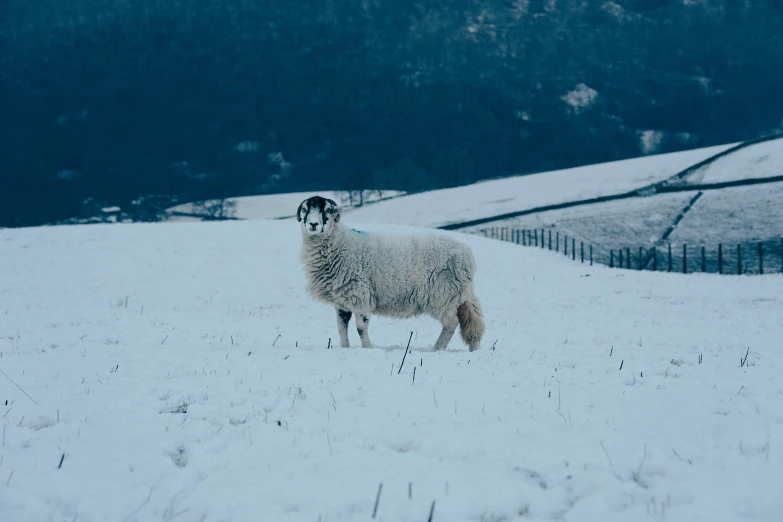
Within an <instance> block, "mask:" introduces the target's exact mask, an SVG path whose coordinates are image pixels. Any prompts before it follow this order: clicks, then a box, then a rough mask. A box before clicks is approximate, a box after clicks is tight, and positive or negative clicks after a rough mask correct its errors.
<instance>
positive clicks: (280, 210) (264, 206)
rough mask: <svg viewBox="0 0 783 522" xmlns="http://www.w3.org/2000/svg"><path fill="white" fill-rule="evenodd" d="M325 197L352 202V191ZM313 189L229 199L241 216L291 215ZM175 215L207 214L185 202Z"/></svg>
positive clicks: (367, 197)
mask: <svg viewBox="0 0 783 522" xmlns="http://www.w3.org/2000/svg"><path fill="white" fill-rule="evenodd" d="M320 194H321V195H322V196H323V197H326V198H331V199H333V200H335V201H337V202H339V203H340V204H344V205H348V204H350V202H349V201H348V200H347V195H348V193H347V192H346V191H337V192H321V193H320ZM402 194H404V192H400V191H396V190H382V191H377V190H376V191H369V190H368V191H365V194H364V202H365V203H370V202H373V201H377V200H379V199H381V198H390V197H394V196H399V195H402ZM312 195H313V193H312V192H289V193H285V194H268V195H264V196H245V197H240V198H229V199H228V200H227V201H229V202H232V203H233V204H235V207H234V209H233V214H232V215H233V217H236V218H238V219H276V218H284V217H290V216H293V215H294V214H296V207H297V206H299V203H301V202H302V200H304V199H307V198H309V197H310V196H312ZM168 212H169V213H170V214H172V215H171V217H170V218H169V220H171V221H190V220H193V217H189V216H181V215H177V214H179V213H182V214H199V215H200V214H203V213H204V211H203V209H201V208H199V207H198V205H195V204H193V203H184V204H182V205H177V206H176V207H172V208H170V209H168Z"/></svg>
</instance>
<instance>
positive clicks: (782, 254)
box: [780, 236, 783, 274]
mask: <svg viewBox="0 0 783 522" xmlns="http://www.w3.org/2000/svg"><path fill="white" fill-rule="evenodd" d="M780 273H781V274H783V236H780Z"/></svg>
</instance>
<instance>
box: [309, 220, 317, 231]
mask: <svg viewBox="0 0 783 522" xmlns="http://www.w3.org/2000/svg"><path fill="white" fill-rule="evenodd" d="M317 226H318V223H313V222H310V228H312V229H313V230H315V228H316V227H317Z"/></svg>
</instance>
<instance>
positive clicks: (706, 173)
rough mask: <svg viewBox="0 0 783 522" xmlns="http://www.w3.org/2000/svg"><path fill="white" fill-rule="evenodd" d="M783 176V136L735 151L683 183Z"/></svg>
mask: <svg viewBox="0 0 783 522" xmlns="http://www.w3.org/2000/svg"><path fill="white" fill-rule="evenodd" d="M774 176H783V138H782V139H777V140H772V141H765V142H762V143H757V144H756V145H750V146H748V147H745V148H742V149H739V150H737V151H736V152H732V153H731V154H728V155H726V156H723V157H722V158H718V159H716V160H715V161H714V162H713V163H710V164H709V165H705V166H704V167H702V168H700V169H698V170H696V171H695V172H693V173H692V174H690V175H689V176H687V177H686V178H684V179H683V180H682V181H681V183H685V184H699V183H724V182H726V181H736V180H743V179H758V178H770V177H774Z"/></svg>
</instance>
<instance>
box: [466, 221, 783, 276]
mask: <svg viewBox="0 0 783 522" xmlns="http://www.w3.org/2000/svg"><path fill="white" fill-rule="evenodd" d="M473 233H477V234H481V235H483V236H485V237H489V238H492V239H499V240H500V241H506V242H511V243H515V244H517V245H521V246H529V247H533V248H542V249H548V250H550V251H552V252H556V253H558V254H559V253H560V252H561V248H560V232H559V231H555V234H552V230H551V229H550V230H548V231H547V230H545V229H533V230H531V229H516V228H510V227H491V228H484V229H480V230H477V231H475V232H473ZM569 240H570V241H569ZM562 244H563V248H562V253H563V255H564V256H565V257H566V258H568V257H570V258H571V259H572V260H573V261H577V252H576V250H577V242H576V238H575V237H573V236H572V237H570V238H569V237H568V235H565V234H564V235H563V241H562ZM593 246H594V245H592V244H590V243H587V245H586V244H585V242H584V241H581V240H580V241H579V262H580V263H582V264H584V263H585V262H588V263H589V264H590V265H592V264H593V262H596V263H598V264H604V265H607V266H609V267H610V268H621V269H626V270H631V269H632V267H635V268H634V269H636V270H640V271H641V270H647V271H656V272H657V271H659V269H660V270H661V271H666V272H674V271H680V272H682V273H684V274H687V273H715V274H734V275H736V274H748V275H749V274H765V273H767V274H768V273H783V235H781V236H780V237H775V238H772V239H768V240H765V241H755V242H746V243H736V244H731V245H727V246H730V248H724V243H718V244H717V245H716V246H715V247H708V246H707V245H705V244H703V243H701V244H698V245H690V246H689V245H688V244H687V243H682V255H681V257H679V258H675V257H674V255H673V252H672V243H668V245H667V246H666V249H665V250H664V251H663V252H661V249H660V248H659V247H644V246H640V247H638V253H637V252H636V249H635V248H634V255H633V256H632V252H631V247H625V248H616V249H615V248H611V249H605V248H604V249H599V250H597V251H596V253H599V254H600V252H603V253H604V254H605V255H597V256H596V255H595V254H594V249H593ZM585 247H587V248H585ZM615 250H616V252H615ZM659 255H660V256H665V257H662V259H661V261H665V262H663V263H659V259H658V257H659ZM754 255H755V258H754ZM633 257H635V259H633ZM675 261H676V263H675ZM732 263H736V264H735V265H734V266H736V270H730V269H729V270H727V268H728V267H731V266H732Z"/></svg>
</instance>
